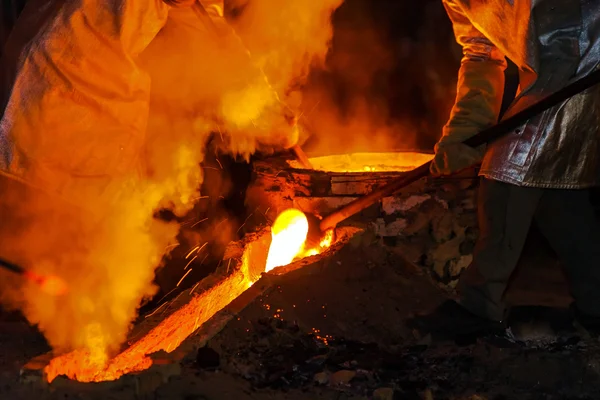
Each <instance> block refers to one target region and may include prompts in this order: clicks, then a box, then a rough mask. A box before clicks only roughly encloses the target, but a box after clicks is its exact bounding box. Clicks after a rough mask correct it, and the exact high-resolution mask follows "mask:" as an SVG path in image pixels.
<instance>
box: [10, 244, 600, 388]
mask: <svg viewBox="0 0 600 400" xmlns="http://www.w3.org/2000/svg"><path fill="white" fill-rule="evenodd" d="M536 254H537V253H535V252H534V253H533V255H532V256H531V257H530V258H527V257H526V258H525V260H524V262H525V263H527V262H528V261H531V262H533V261H536V259H537V258H539V256H537V255H536ZM536 257H537V258H536ZM542 261H543V260H542ZM547 264H548V261H547V260H546V261H545V262H540V260H539V259H538V260H537V262H536V265H538V266H539V265H543V266H544V268H546V267H547ZM549 271H555V272H548V271H543V273H542V274H540V273H539V271H538V272H536V271H535V270H532V269H529V270H528V272H524V273H522V274H521V275H522V278H520V279H518V282H515V284H514V285H513V287H514V289H512V290H511V293H509V297H510V298H511V302H513V303H515V304H537V303H551V304H550V305H553V306H566V305H567V304H568V301H569V299H568V294H567V292H566V290H565V285H564V282H563V281H561V279H562V278H561V276H560V273H558V274H557V273H556V268H555V269H554V270H552V269H550V270H549ZM540 276H544V277H546V278H545V279H546V281H545V282H542V281H543V279H542V280H540V279H539V277H540ZM536 277H537V278H536ZM535 281H537V282H538V284H539V285H538V286H537V289H536V287H533V286H532V285H531V282H535ZM544 285H545V286H544ZM540 287H541V288H542V289H539V288H540ZM543 287H546V290H543ZM548 288H550V291H548ZM536 290H537V291H536ZM549 293H550V294H549ZM536 299H537V300H536ZM443 300H444V293H443V292H442V291H441V290H440V289H438V288H436V287H435V286H434V285H433V284H432V283H431V281H430V280H429V278H427V277H425V276H423V275H419V274H418V273H415V271H414V269H413V268H412V266H411V265H408V264H407V263H406V262H404V261H403V259H402V258H401V257H400V255H398V254H396V253H394V252H393V251H391V250H390V249H389V248H387V247H385V246H383V245H382V244H381V243H380V241H378V240H377V239H376V238H374V237H373V236H371V235H369V234H364V235H361V236H359V237H356V238H355V239H353V240H352V241H351V243H350V244H349V245H347V246H346V247H345V248H344V249H343V250H341V251H340V252H338V253H337V254H335V255H334V256H332V257H329V258H327V259H324V260H322V261H320V262H318V263H316V264H314V265H311V266H308V267H305V268H303V269H301V270H297V271H294V272H291V273H289V274H288V275H286V276H285V279H284V280H283V281H282V283H281V285H279V286H278V287H275V288H273V289H272V290H271V291H269V292H267V293H265V294H264V296H262V297H261V298H258V299H257V300H256V301H254V302H253V303H252V304H250V306H248V307H247V308H246V309H245V310H244V311H243V312H242V313H241V314H240V315H239V318H238V319H237V320H234V321H232V322H231V323H230V324H229V325H228V326H227V327H226V328H225V329H224V330H223V331H222V332H221V333H220V334H218V335H217V336H216V337H215V338H214V339H212V340H211V341H210V342H209V344H208V346H207V347H206V348H204V349H201V350H200V351H199V352H198V355H197V358H196V361H195V362H190V363H188V364H186V365H184V366H183V369H182V374H181V375H180V376H178V377H176V378H172V379H171V380H170V381H169V382H168V383H166V384H164V385H162V386H161V387H160V388H159V389H158V390H157V391H156V392H155V393H154V394H152V395H151V396H150V397H146V398H151V399H182V400H200V399H210V400H213V399H215V400H218V399H298V400H300V399H370V398H375V399H407V400H410V399H472V400H474V399H489V400H500V399H519V400H527V399H598V398H600V379H599V377H598V374H599V373H600V361H599V360H600V345H599V344H598V343H597V342H596V341H594V340H592V339H589V338H588V339H586V338H585V337H577V336H574V337H569V338H568V339H557V338H556V337H555V336H553V335H552V332H548V330H547V329H546V328H543V327H541V326H542V325H539V326H536V325H535V323H533V324H532V325H531V326H530V327H529V329H522V330H521V332H525V333H526V334H527V335H528V336H527V338H526V339H528V341H527V342H523V343H521V342H516V343H512V344H511V345H509V346H506V343H504V344H502V345H500V344H494V343H492V342H489V341H476V342H471V343H456V342H444V341H433V340H432V339H431V337H428V336H426V337H420V336H419V335H418V334H416V333H415V332H413V331H411V330H410V329H408V328H407V327H406V324H405V322H406V320H407V319H408V318H410V317H411V316H413V315H415V314H417V313H423V312H426V311H428V310H431V309H432V308H434V307H435V306H436V305H438V304H439V303H440V302H442V301H443ZM538 300H539V301H538ZM0 324H1V330H0V399H15V400H17V399H34V398H35V399H38V400H42V399H96V398H97V399H128V398H134V395H133V394H124V393H116V392H106V393H98V392H94V391H86V392H85V393H75V392H72V391H71V392H69V391H68V390H63V389H58V390H55V391H53V392H50V391H48V390H47V389H40V388H37V387H36V386H35V385H25V384H22V383H19V379H18V375H19V369H20V367H21V366H22V365H23V364H24V363H25V362H26V361H27V360H28V359H30V358H32V357H33V356H35V355H39V354H42V353H44V352H45V351H46V350H47V348H45V344H44V341H43V339H42V338H41V337H40V335H39V334H38V333H37V332H36V331H35V330H34V329H32V328H30V327H28V326H27V324H25V323H24V322H23V321H22V320H20V319H19V318H18V316H15V315H11V314H3V315H2V322H1V323H0ZM540 332H541V333H540Z"/></svg>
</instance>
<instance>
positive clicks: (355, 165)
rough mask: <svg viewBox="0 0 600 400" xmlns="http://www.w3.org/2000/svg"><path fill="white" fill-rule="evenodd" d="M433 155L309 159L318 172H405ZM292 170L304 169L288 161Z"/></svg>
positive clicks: (357, 154)
mask: <svg viewBox="0 0 600 400" xmlns="http://www.w3.org/2000/svg"><path fill="white" fill-rule="evenodd" d="M432 158H433V155H432V154H427V153H417V152H387V153H350V154H336V155H330V156H322V157H313V158H309V160H310V162H311V163H312V165H313V167H314V168H315V169H316V170H318V171H325V172H339V173H346V172H347V173H357V172H405V171H410V170H413V169H415V168H416V167H418V166H419V165H422V164H425V163H426V162H428V161H430V160H431V159H432ZM288 163H289V164H290V166H291V167H292V168H297V169H302V166H301V165H300V163H299V162H297V161H295V160H294V161H288Z"/></svg>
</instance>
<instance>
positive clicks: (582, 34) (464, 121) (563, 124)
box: [413, 0, 600, 333]
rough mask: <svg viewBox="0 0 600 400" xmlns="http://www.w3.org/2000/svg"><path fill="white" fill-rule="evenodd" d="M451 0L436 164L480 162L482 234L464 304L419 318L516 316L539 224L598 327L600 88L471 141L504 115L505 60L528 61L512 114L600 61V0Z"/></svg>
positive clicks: (485, 323)
mask: <svg viewBox="0 0 600 400" xmlns="http://www.w3.org/2000/svg"><path fill="white" fill-rule="evenodd" d="M443 3H444V6H445V8H446V10H447V13H448V16H449V17H450V19H451V21H452V24H453V28H454V33H455V37H456V40H457V42H458V43H459V44H460V45H461V46H462V49H463V58H462V63H461V66H460V70H459V73H458V87H457V97H456V102H455V104H454V107H453V109H452V111H451V115H450V118H449V121H448V123H447V125H446V126H445V127H444V130H443V136H442V138H441V139H440V140H439V142H438V143H437V145H436V146H435V157H434V160H433V163H432V166H431V172H432V174H433V175H436V176H443V175H449V174H452V173H454V172H456V171H460V170H462V169H465V168H467V167H471V166H473V165H475V164H478V163H479V162H481V168H480V172H479V174H480V176H481V184H480V188H479V194H478V213H479V228H480V236H479V239H478V241H477V243H476V246H475V250H474V254H473V262H472V264H471V265H470V266H469V267H468V268H467V269H466V270H465V271H464V272H463V274H462V276H461V278H460V281H459V285H458V293H459V298H458V301H457V303H458V304H459V305H460V307H459V306H457V303H454V302H447V303H445V304H443V305H442V306H441V307H440V308H439V309H438V310H436V311H434V312H433V314H430V315H429V316H426V317H423V318H420V319H419V318H417V319H416V320H414V321H413V323H414V324H415V325H416V326H421V327H425V326H429V328H426V329H430V330H435V329H439V330H443V329H451V328H450V325H444V324H446V323H449V324H453V325H454V326H462V327H463V328H465V329H468V330H471V331H472V332H473V333H476V332H480V333H484V332H492V331H493V332H501V331H502V330H503V329H504V328H505V326H506V320H507V316H508V313H507V307H506V306H505V304H504V302H503V295H504V292H505V290H506V288H507V285H508V281H509V278H510V276H511V274H512V272H513V270H514V269H515V266H516V264H517V261H518V259H519V257H520V254H521V251H522V249H523V246H524V242H525V239H526V237H527V233H528V231H529V228H530V225H531V224H532V222H534V221H535V223H536V224H537V226H538V227H539V228H540V231H541V232H542V233H543V235H544V236H545V237H546V238H547V239H548V241H549V243H550V244H551V246H552V247H553V249H554V250H555V251H556V253H557V254H558V256H559V258H560V260H561V261H562V263H563V264H564V266H565V267H566V271H567V275H568V278H569V281H570V284H571V293H572V296H573V298H574V300H575V301H574V303H573V305H572V310H573V312H574V314H575V316H576V318H577V320H578V321H579V323H580V324H581V325H583V326H584V327H586V328H588V329H589V330H592V331H593V330H595V329H597V328H598V327H600V324H598V322H600V265H599V262H600V261H599V260H600V246H599V244H600V226H599V225H598V222H597V219H596V217H595V215H594V209H593V208H592V205H591V203H590V198H589V193H588V190H587V189H589V188H591V187H593V186H596V185H598V183H600V156H599V155H600V113H598V112H596V110H598V109H600V86H596V87H594V88H592V89H590V90H587V91H585V92H584V93H581V94H579V95H576V96H574V97H572V98H571V99H569V100H567V101H565V102H563V103H562V104H560V105H559V106H556V107H554V108H552V109H550V110H548V111H546V112H544V113H542V114H541V115H538V116H537V117H535V118H532V119H530V120H529V121H528V122H527V123H525V124H524V125H522V126H521V127H519V128H518V129H515V130H514V131H512V132H510V133H509V134H508V135H506V136H505V137H504V138H502V139H500V140H498V141H496V142H494V143H493V144H491V145H489V146H488V147H487V149H486V148H483V147H482V148H478V149H474V148H470V147H468V146H466V145H463V144H461V142H462V141H463V140H465V139H467V138H469V137H471V136H473V135H475V134H476V133H478V132H480V131H482V130H483V129H485V128H488V127H490V126H492V125H494V124H495V123H497V120H498V118H499V113H500V107H501V103H502V96H503V90H504V70H505V68H506V65H507V63H506V58H508V59H510V60H511V61H512V62H514V63H515V64H516V66H517V67H518V68H519V80H520V82H519V83H520V84H519V91H518V93H517V95H516V98H515V100H514V101H513V103H512V105H511V106H510V107H509V109H508V110H507V112H506V114H505V117H509V116H511V115H513V114H515V113H517V112H519V111H521V110H523V109H524V108H526V107H528V106H530V105H531V104H533V103H535V102H537V101H539V100H540V99H541V98H543V97H545V96H547V95H549V94H551V93H554V92H556V91H557V90H559V89H561V88H563V87H564V86H566V85H567V84H569V83H570V82H572V81H574V80H576V79H579V78H582V77H584V76H586V75H588V74H589V73H591V72H592V71H594V70H595V69H597V68H598V67H599V64H600V14H599V13H598V10H599V9H600V1H598V0H593V1H578V0H576V1H560V0H550V1H536V0H534V1H531V2H513V1H507V0H493V1H482V0H471V1H467V0H443ZM457 319H458V320H457ZM436 321H437V322H436ZM460 322H462V323H460ZM436 323H437V324H438V325H437V326H435V324H436ZM428 324H429V325H428ZM467 326H468V328H467Z"/></svg>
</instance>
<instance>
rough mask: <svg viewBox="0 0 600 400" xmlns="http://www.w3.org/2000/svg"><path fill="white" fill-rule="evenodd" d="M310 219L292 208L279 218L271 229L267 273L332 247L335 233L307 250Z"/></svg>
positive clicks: (328, 234) (329, 234) (327, 235)
mask: <svg viewBox="0 0 600 400" xmlns="http://www.w3.org/2000/svg"><path fill="white" fill-rule="evenodd" d="M307 235H308V219H307V218H306V215H304V213H303V212H302V211H300V210H297V209H295V208H290V209H287V210H285V211H283V212H282V213H281V214H279V215H278V216H277V218H276V219H275V222H274V223H273V227H272V229H271V236H272V241H271V246H270V247H269V255H268V257H267V265H266V268H265V272H269V271H271V270H273V269H274V268H277V267H281V266H284V265H288V264H291V263H292V261H294V260H295V259H297V258H303V257H309V256H314V255H317V254H320V253H321V252H322V251H323V250H325V249H327V248H328V247H330V246H331V244H332V242H333V231H329V232H326V233H325V235H324V237H323V239H322V240H321V242H320V243H319V245H318V246H317V247H315V248H309V249H307V248H306V247H305V245H306V236H307Z"/></svg>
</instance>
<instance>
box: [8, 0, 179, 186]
mask: <svg viewBox="0 0 600 400" xmlns="http://www.w3.org/2000/svg"><path fill="white" fill-rule="evenodd" d="M168 9H169V6H167V5H166V4H165V3H163V1H162V0H113V1H92V0H80V1H66V0H30V1H29V2H28V4H27V6H26V8H25V10H24V11H23V13H22V15H21V17H20V19H19V21H18V22H17V25H16V26H15V29H14V31H13V34H12V35H11V38H10V39H9V43H8V45H7V48H6V49H7V54H6V56H5V58H4V59H3V61H2V64H3V67H2V79H3V84H4V87H5V88H7V89H8V91H5V92H4V93H3V97H2V103H0V104H1V105H5V106H6V108H5V112H4V114H3V117H2V120H1V122H0V167H1V168H2V169H3V170H4V171H7V172H8V173H10V174H13V175H15V176H17V177H20V178H23V179H25V180H26V181H28V182H31V183H32V184H34V185H35V186H38V187H42V188H44V189H47V190H50V191H53V192H58V193H61V192H63V191H65V190H67V189H66V188H67V187H68V186H69V185H71V182H72V180H73V179H76V178H90V179H105V178H106V179H110V178H113V177H119V176H122V175H129V174H132V171H135V170H136V168H138V163H139V157H140V150H141V147H142V145H143V142H144V135H145V130H146V124H147V119H148V109H149V105H148V104H149V100H148V99H149V93H150V78H149V76H148V75H147V74H146V73H145V72H144V71H143V70H141V69H140V68H139V67H138V64H137V56H138V55H139V54H140V53H141V52H142V51H143V50H144V49H145V48H146V47H147V46H148V44H149V43H150V42H151V41H152V40H153V38H154V37H155V36H156V34H157V33H158V31H159V30H160V29H161V28H162V27H163V25H164V24H165V21H166V19H167V14H168Z"/></svg>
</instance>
